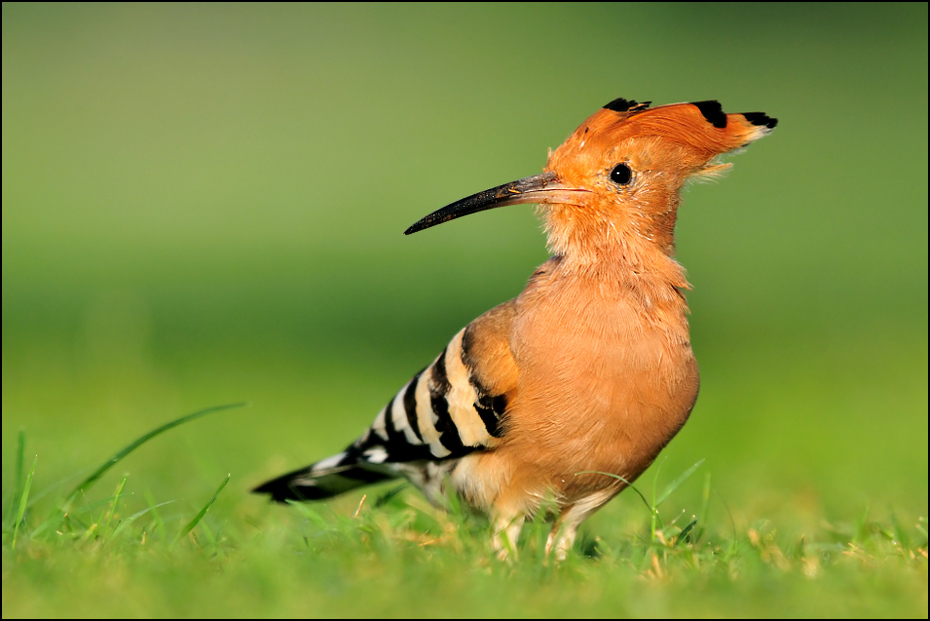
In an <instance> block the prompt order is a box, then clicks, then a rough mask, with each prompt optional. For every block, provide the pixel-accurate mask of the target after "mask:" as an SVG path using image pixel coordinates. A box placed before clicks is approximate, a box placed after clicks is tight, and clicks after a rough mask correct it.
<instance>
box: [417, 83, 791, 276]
mask: <svg viewBox="0 0 930 621" xmlns="http://www.w3.org/2000/svg"><path fill="white" fill-rule="evenodd" d="M777 122H778V121H777V119H774V118H771V117H769V116H767V115H765V114H764V113H761V112H744V113H738V114H726V113H724V112H723V109H722V107H721V105H720V104H719V103H718V102H716V101H699V102H694V103H680V104H670V105H666V106H659V107H656V108H650V107H649V102H646V103H637V102H635V101H629V100H626V99H615V100H613V101H611V102H610V103H608V104H607V105H606V106H604V107H603V108H601V109H600V110H598V111H597V112H595V113H594V114H593V115H591V116H590V117H589V118H588V119H587V120H586V121H585V122H584V123H582V124H581V125H580V126H579V127H578V129H576V130H575V131H574V132H573V133H572V135H571V136H569V137H568V139H567V140H566V141H565V142H564V143H562V145H561V146H560V147H559V148H557V149H556V150H555V151H552V152H550V154H549V160H548V162H547V163H546V166H545V169H544V172H543V173H542V174H540V175H534V176H532V177H526V178H524V179H519V180H517V181H512V182H510V183H506V184H504V185H501V186H497V187H495V188H491V189H489V190H485V191H484V192H479V193H478V194H474V195H472V196H469V197H468V198H465V199H462V200H460V201H457V202H455V203H452V204H451V205H448V206H446V207H444V208H442V209H440V210H438V211H435V212H433V213H431V214H430V215H428V216H426V217H425V218H423V219H421V220H419V221H418V222H416V223H415V224H414V225H412V226H411V227H410V228H409V229H407V231H406V234H410V233H414V232H416V231H419V230H422V229H425V228H429V227H431V226H434V225H436V224H440V223H442V222H447V221H449V220H452V219H454V218H458V217H461V216H465V215H468V214H472V213H476V212H478V211H484V210H487V209H494V208H497V207H503V206H506V205H516V204H520V203H537V204H539V205H540V206H541V209H542V212H543V217H544V219H545V222H546V230H547V232H548V236H549V246H550V248H551V250H552V251H553V253H554V254H556V255H558V256H563V257H568V258H572V259H574V260H577V261H580V262H582V263H587V262H599V261H604V260H605V257H609V256H611V255H612V254H614V253H616V252H622V253H626V252H628V251H630V250H631V249H633V250H634V251H635V250H636V249H643V248H645V249H649V248H657V249H659V250H660V251H662V252H663V253H664V254H666V255H671V254H672V252H673V251H674V227H675V219H676V217H677V211H678V204H679V202H680V200H681V198H680V194H681V188H682V186H683V185H684V184H685V182H686V181H687V180H688V179H690V178H693V177H709V176H714V175H716V174H719V173H720V172H722V171H723V170H725V169H726V168H728V167H729V164H723V163H721V162H720V160H719V158H720V156H722V155H723V154H725V153H729V152H731V151H734V150H736V149H739V148H742V147H745V146H746V145H748V144H749V143H750V142H752V141H754V140H758V139H759V138H762V137H763V136H765V135H766V134H768V133H769V132H770V131H771V130H772V128H774V127H775V125H776V124H777Z"/></svg>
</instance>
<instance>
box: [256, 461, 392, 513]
mask: <svg viewBox="0 0 930 621" xmlns="http://www.w3.org/2000/svg"><path fill="white" fill-rule="evenodd" d="M346 462H348V463H346ZM396 476H397V475H395V474H392V473H390V472H387V471H385V470H384V469H383V468H379V467H378V465H377V464H370V463H365V462H357V461H355V460H352V459H351V457H350V454H349V451H343V452H342V453H339V454H337V455H333V456H332V457H327V458H326V459H323V460H321V461H318V462H316V463H315V464H311V465H310V466H307V467H305V468H301V469H300V470H295V471H293V472H289V473H287V474H285V475H282V476H279V477H277V478H274V479H271V480H270V481H266V482H265V483H262V484H261V485H259V486H258V487H256V488H255V489H253V490H252V493H253V494H268V495H270V496H271V499H272V500H274V501H275V502H285V501H287V500H297V501H304V500H323V499H325V498H331V497H333V496H338V495H339V494H342V493H345V492H348V491H350V490H353V489H355V488H356V487H362V486H363V485H369V484H371V483H377V482H378V481H385V480H387V479H393V478H396Z"/></svg>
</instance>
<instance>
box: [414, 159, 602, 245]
mask: <svg viewBox="0 0 930 621" xmlns="http://www.w3.org/2000/svg"><path fill="white" fill-rule="evenodd" d="M582 192H587V190H581V189H577V188H569V187H566V186H564V185H562V183H560V182H559V181H558V177H556V174H555V173H553V172H546V173H542V174H540V175H533V176H532V177H525V178H523V179H518V180H516V181H511V182H510V183H505V184H504V185H499V186H497V187H496V188H491V189H490V190H485V191H484V192H478V193H477V194H472V195H471V196H469V197H468V198H463V199H462V200H460V201H456V202H454V203H452V204H451V205H446V206H445V207H443V208H442V209H439V210H437V211H434V212H433V213H431V214H429V215H428V216H426V217H424V218H421V219H420V220H417V221H416V222H415V223H413V224H412V225H411V226H410V228H408V229H407V230H406V231H404V235H410V234H411V233H416V232H417V231H422V230H423V229H428V228H429V227H431V226H436V225H437V224H442V223H443V222H448V221H449V220H455V219H456V218H461V217H462V216H467V215H469V214H473V213H478V212H479V211H485V210H488V209H496V208H497V207H504V206H506V205H519V204H521V203H545V204H552V203H563V204H569V205H573V204H577V202H578V200H579V198H578V195H579V193H582Z"/></svg>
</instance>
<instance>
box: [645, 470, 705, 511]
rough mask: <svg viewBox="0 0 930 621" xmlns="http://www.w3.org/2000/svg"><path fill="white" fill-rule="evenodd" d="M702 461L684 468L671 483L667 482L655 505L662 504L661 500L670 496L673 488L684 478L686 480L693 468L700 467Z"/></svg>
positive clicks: (673, 490)
mask: <svg viewBox="0 0 930 621" xmlns="http://www.w3.org/2000/svg"><path fill="white" fill-rule="evenodd" d="M703 463H704V460H703V459H702V460H701V461H699V462H698V463H696V464H694V465H693V466H691V467H690V468H688V469H687V470H685V471H684V472H683V473H681V475H680V476H679V477H678V478H677V479H675V480H674V481H672V482H671V483H669V484H668V485H667V486H666V487H665V489H664V490H662V493H661V494H659V497H658V498H656V501H655V506H657V507H658V506H659V505H660V504H662V502H663V501H664V500H665V499H667V498H668V497H669V496H671V495H672V494H673V493H674V492H675V490H676V489H678V487H679V486H680V485H681V484H682V483H684V482H685V480H687V478H688V477H690V476H691V475H692V474H694V471H695V470H697V469H698V468H700V467H701V464H703Z"/></svg>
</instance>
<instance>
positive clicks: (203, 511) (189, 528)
mask: <svg viewBox="0 0 930 621" xmlns="http://www.w3.org/2000/svg"><path fill="white" fill-rule="evenodd" d="M231 476H232V475H231V474H227V475H226V478H225V479H224V480H223V482H222V483H220V486H219V487H218V488H216V491H215V492H214V493H213V497H212V498H211V499H210V500H209V501H208V502H207V504H205V505H204V506H203V509H201V510H200V512H199V513H197V515H195V516H194V519H193V520H191V521H190V522H188V524H187V526H185V527H184V530H182V531H181V534H180V535H178V539H179V540H180V539H183V538H184V537H185V536H187V534H188V533H189V532H191V531H192V530H194V527H195V526H197V524H198V523H199V522H200V520H202V519H203V516H205V515H206V514H207V510H209V509H210V507H211V506H212V505H213V503H214V502H216V499H217V497H218V496H219V495H220V492H222V491H223V488H224V487H226V484H227V483H229V479H230V477H231Z"/></svg>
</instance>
